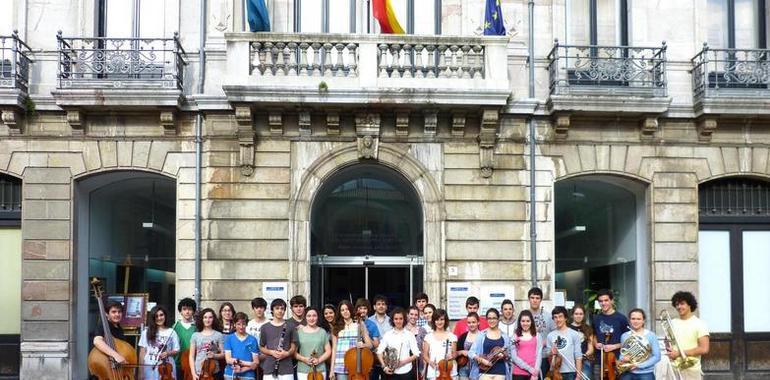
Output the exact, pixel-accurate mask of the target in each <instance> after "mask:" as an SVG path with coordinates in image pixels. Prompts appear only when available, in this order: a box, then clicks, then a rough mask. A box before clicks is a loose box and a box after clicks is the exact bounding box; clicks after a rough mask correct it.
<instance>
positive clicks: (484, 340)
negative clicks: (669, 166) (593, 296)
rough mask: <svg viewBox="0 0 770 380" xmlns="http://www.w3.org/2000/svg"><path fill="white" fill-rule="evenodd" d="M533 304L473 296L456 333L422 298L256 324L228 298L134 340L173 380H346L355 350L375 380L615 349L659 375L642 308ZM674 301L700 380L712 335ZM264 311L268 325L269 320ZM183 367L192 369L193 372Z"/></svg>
mask: <svg viewBox="0 0 770 380" xmlns="http://www.w3.org/2000/svg"><path fill="white" fill-rule="evenodd" d="M527 297H528V303H529V308H527V309H525V310H522V311H521V312H520V313H518V316H516V314H515V309H514V304H513V302H512V301H511V300H504V301H503V302H502V304H501V305H500V309H499V310H498V309H497V308H490V309H489V310H486V311H485V312H484V314H483V315H480V314H479V304H480V303H479V300H478V299H477V298H476V297H469V298H468V299H467V301H466V305H465V306H466V310H467V312H468V313H467V316H466V318H464V319H461V320H459V321H457V322H456V323H455V324H454V327H453V328H452V329H450V320H449V317H448V315H447V312H446V311H445V310H444V309H440V308H437V307H436V306H434V305H433V304H431V303H430V302H429V300H428V296H427V295H425V294H419V295H418V296H417V297H416V298H415V302H414V305H413V306H410V307H408V308H402V307H394V308H389V305H388V300H387V298H385V297H383V296H376V297H374V299H373V300H372V301H373V305H372V304H370V302H369V301H368V300H366V299H363V298H361V299H358V300H356V302H355V304H352V303H351V302H350V301H348V300H343V301H340V302H339V304H337V305H331V304H327V305H324V306H323V308H321V309H320V310H319V309H316V308H313V307H308V306H307V300H306V299H305V297H303V296H294V297H292V298H291V299H290V300H289V304H288V305H287V303H286V301H284V300H282V299H275V300H273V301H272V302H271V303H270V305H268V304H267V302H266V300H265V299H263V298H261V297H257V298H254V299H253V300H252V301H251V308H252V313H253V317H252V318H249V316H247V315H246V314H245V313H243V312H236V310H235V308H234V307H233V305H232V304H231V303H229V302H225V303H223V304H222V305H221V306H220V308H219V313H218V314H217V313H216V312H215V311H214V310H213V309H211V308H205V309H203V310H200V311H197V309H196V304H195V301H193V300H192V299H189V298H185V299H182V300H181V301H180V302H179V304H178V311H179V313H180V319H179V320H177V321H176V322H175V323H174V324H173V325H171V324H170V321H169V319H168V318H167V316H168V313H167V311H166V310H165V309H164V308H163V307H161V306H156V307H154V308H153V309H152V310H151V311H150V314H149V320H148V323H147V325H148V327H147V328H146V329H145V330H144V331H143V332H142V334H141V338H140V342H139V348H140V354H139V356H140V359H139V360H140V363H139V364H140V365H139V367H140V368H141V369H142V371H140V372H141V376H140V379H144V380H150V379H158V378H159V377H158V373H157V366H156V365H157V364H158V363H160V362H171V363H173V364H174V366H175V369H176V374H177V377H176V378H177V379H182V378H183V373H184V372H187V371H189V372H188V373H189V374H190V378H192V379H194V380H198V379H199V378H200V376H201V375H202V373H203V372H204V371H208V372H209V373H213V374H214V376H215V378H216V377H218V378H224V379H227V380H231V379H236V378H237V379H243V380H252V379H257V378H258V377H260V376H261V377H262V378H263V379H260V380H295V379H299V380H305V379H307V378H308V374H309V373H311V372H314V373H316V372H317V373H321V375H322V376H323V378H324V379H329V380H348V369H347V368H346V366H345V363H344V356H345V353H346V352H347V351H348V350H349V349H350V348H354V347H355V348H360V349H364V350H371V351H372V353H373V354H374V355H375V357H376V360H375V366H374V367H373V369H372V371H371V372H370V375H369V376H370V379H371V380H380V379H389V380H390V379H392V380H413V379H414V380H420V379H422V380H425V379H427V380H435V379H437V378H440V377H439V376H442V378H445V376H446V372H447V371H446V368H444V369H443V370H440V369H439V362H441V361H442V360H447V361H450V362H452V363H454V365H453V366H452V369H451V373H450V376H451V377H452V378H453V379H455V380H467V379H473V380H476V379H481V380H508V379H514V380H535V379H542V378H544V377H545V376H546V374H547V373H549V370H550V369H551V368H550V366H551V363H553V362H554V359H555V358H559V359H560V360H561V365H560V367H559V368H558V372H559V373H560V374H561V376H562V378H564V379H566V380H573V379H588V378H592V377H593V373H594V366H596V365H597V364H601V363H598V362H599V361H600V360H599V358H600V356H601V352H602V351H604V352H613V353H615V354H616V355H617V356H618V361H619V363H624V364H625V367H626V371H625V372H624V373H623V374H622V377H621V378H622V379H645V380H646V379H654V378H655V375H654V367H655V365H656V364H657V363H658V361H659V360H660V359H661V355H662V353H661V350H660V348H659V344H658V337H657V336H656V335H655V333H654V332H652V331H651V330H648V329H647V328H646V327H645V326H646V324H647V315H646V313H645V312H644V310H642V309H639V308H634V309H632V310H631V311H630V312H629V313H628V316H625V315H623V314H621V313H619V312H618V311H616V310H615V307H614V302H613V293H612V292H611V291H609V290H602V291H600V292H599V293H598V297H597V300H598V303H599V305H600V306H601V312H599V313H597V314H596V315H595V316H594V318H593V320H592V322H591V323H590V324H589V323H588V321H587V313H586V310H585V308H584V307H583V306H581V305H576V306H575V307H574V308H573V309H572V310H571V311H569V312H568V311H567V309H565V308H564V307H562V306H557V307H555V308H553V310H552V311H551V312H550V313H547V312H546V311H545V310H544V309H543V307H542V306H541V301H542V299H543V292H542V290H541V289H539V288H532V289H530V290H529V292H528V294H527ZM671 304H672V306H673V307H674V308H675V309H676V311H677V314H678V318H675V319H673V320H672V322H671V324H672V327H673V329H674V330H675V331H676V335H677V336H676V340H677V343H678V344H679V347H676V348H672V349H668V350H666V351H665V355H667V356H668V357H669V358H670V360H672V361H673V360H676V359H677V358H678V357H679V356H681V355H682V354H684V355H686V356H688V357H689V358H690V359H689V360H690V361H695V362H696V364H695V365H693V366H690V367H689V368H686V369H682V370H681V371H680V375H681V377H682V378H683V379H700V378H701V377H702V373H701V371H700V365H699V359H700V356H701V355H703V354H706V353H707V352H708V349H709V335H708V330H707V329H706V326H705V324H704V323H703V322H702V321H701V320H700V319H698V317H697V316H695V315H694V314H693V312H694V311H695V310H696V309H697V301H696V300H695V297H694V296H693V295H692V294H691V293H689V292H677V293H676V294H674V296H673V297H672V299H671ZM372 306H373V307H372ZM268 307H269V308H270V312H271V314H272V318H268V317H267V313H266V311H267V308H268ZM287 307H288V308H290V311H288V310H287ZM372 308H373V311H374V312H373V314H371V315H370V314H369V313H370V311H371V310H372ZM105 309H106V310H105V313H106V317H107V320H108V321H109V322H110V323H109V325H110V331H111V333H112V334H113V336H114V337H116V338H119V339H120V338H124V337H123V332H122V330H121V329H120V326H119V322H120V319H121V316H122V306H121V305H120V304H119V303H109V304H107V305H106V306H105ZM389 309H391V310H390V312H389V313H388V310H389ZM287 312H288V313H289V315H288V317H287ZM101 335H103V333H101V332H97V334H96V337H95V338H94V346H95V347H96V348H98V349H99V350H101V351H102V352H104V353H105V354H107V355H109V356H111V357H112V358H113V359H114V361H115V362H117V363H123V362H124V361H125V358H123V357H122V356H120V354H119V353H117V352H115V351H114V350H112V349H111V348H110V347H109V346H107V345H106V344H105V342H104V340H103V339H102V336H101ZM632 336H636V338H637V339H639V338H641V339H642V342H644V341H646V343H647V344H648V345H649V349H650V351H651V353H650V354H649V355H648V357H647V359H646V360H644V361H643V362H635V361H634V358H629V357H624V355H623V353H624V352H621V347H622V346H623V343H624V342H626V340H627V339H629V338H630V337H632ZM184 356H186V359H187V360H183V359H184V358H183V357H184ZM183 362H187V363H188V364H187V365H186V368H185V366H184V365H183ZM466 363H467V364H466ZM458 364H463V365H460V366H458ZM204 367H205V368H204ZM554 370H557V369H556V368H554ZM599 370H600V371H602V370H603V368H600V369H599ZM442 371H443V372H442Z"/></svg>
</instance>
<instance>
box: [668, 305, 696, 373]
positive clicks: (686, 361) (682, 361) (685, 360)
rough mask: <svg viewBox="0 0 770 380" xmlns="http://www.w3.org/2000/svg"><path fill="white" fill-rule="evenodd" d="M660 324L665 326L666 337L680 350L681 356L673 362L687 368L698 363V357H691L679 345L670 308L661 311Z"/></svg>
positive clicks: (675, 365) (677, 365) (674, 364)
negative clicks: (669, 311) (669, 312)
mask: <svg viewBox="0 0 770 380" xmlns="http://www.w3.org/2000/svg"><path fill="white" fill-rule="evenodd" d="M659 317H660V325H661V327H663V332H664V333H665V334H666V339H667V340H668V341H669V342H671V344H673V345H674V346H676V348H677V349H678V350H679V357H678V358H676V359H675V360H674V362H673V363H672V364H673V366H674V368H676V369H680V370H682V369H687V368H690V367H692V366H694V365H696V364H698V359H696V358H693V357H689V356H687V354H685V353H684V349H682V346H680V345H679V341H678V340H677V339H676V331H674V326H673V325H672V324H671V316H670V315H669V314H668V310H666V309H663V310H662V311H661V312H660V316H659Z"/></svg>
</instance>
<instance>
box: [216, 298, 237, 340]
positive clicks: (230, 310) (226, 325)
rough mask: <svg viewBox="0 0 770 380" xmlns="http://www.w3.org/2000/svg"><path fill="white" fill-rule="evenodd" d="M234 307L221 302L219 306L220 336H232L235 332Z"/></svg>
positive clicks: (228, 303)
mask: <svg viewBox="0 0 770 380" xmlns="http://www.w3.org/2000/svg"><path fill="white" fill-rule="evenodd" d="M234 316H235V307H234V306H233V304H232V303H230V302H223V303H222V305H220V306H219V325H220V326H222V334H225V335H227V334H232V333H234V332H235V322H234V321H233V317H234Z"/></svg>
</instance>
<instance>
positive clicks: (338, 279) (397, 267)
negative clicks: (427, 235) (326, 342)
mask: <svg viewBox="0 0 770 380" xmlns="http://www.w3.org/2000/svg"><path fill="white" fill-rule="evenodd" d="M311 268H312V269H311V281H310V284H311V294H312V299H311V303H312V304H313V305H315V306H319V307H321V306H323V305H325V304H332V305H335V306H336V305H337V304H338V303H339V302H340V301H341V300H350V301H351V302H352V303H355V302H356V300H357V299H358V298H362V297H363V298H366V299H368V300H370V301H371V300H372V298H374V296H376V295H382V296H385V297H386V298H387V299H388V305H389V307H390V308H392V307H394V306H403V307H408V306H409V305H411V303H412V302H411V300H412V299H413V298H414V295H415V294H417V293H418V292H421V291H422V285H423V282H422V276H423V266H422V257H409V256H407V257H314V258H313V264H312V267H311Z"/></svg>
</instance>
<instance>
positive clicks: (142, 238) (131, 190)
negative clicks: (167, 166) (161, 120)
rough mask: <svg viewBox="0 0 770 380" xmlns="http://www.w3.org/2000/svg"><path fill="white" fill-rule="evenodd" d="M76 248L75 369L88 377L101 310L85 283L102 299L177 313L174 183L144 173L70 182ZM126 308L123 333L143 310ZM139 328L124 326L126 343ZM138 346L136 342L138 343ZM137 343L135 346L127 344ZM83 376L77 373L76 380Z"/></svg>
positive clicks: (98, 176) (158, 176) (127, 172)
mask: <svg viewBox="0 0 770 380" xmlns="http://www.w3.org/2000/svg"><path fill="white" fill-rule="evenodd" d="M75 236H76V242H75V247H76V249H77V255H76V268H77V295H78V296H77V300H78V302H77V305H76V308H77V313H76V316H75V318H76V334H77V335H76V336H77V337H78V339H77V357H78V361H79V363H78V364H79V365H78V366H77V371H78V373H76V375H78V376H77V377H78V378H85V377H86V356H87V354H88V351H89V350H90V348H91V342H92V340H93V333H94V331H93V330H94V328H95V326H97V324H98V323H97V321H98V314H97V313H98V312H99V311H98V310H97V306H96V301H95V300H94V297H93V296H91V293H90V291H89V290H90V289H89V281H88V280H89V278H91V277H98V278H100V279H101V280H102V283H103V287H104V292H105V294H106V295H107V296H112V297H117V298H119V299H120V300H123V296H125V295H131V297H132V298H131V299H132V300H138V299H144V300H145V301H146V303H145V306H144V310H149V308H151V307H152V306H153V305H162V306H164V307H165V308H166V309H167V310H168V312H169V313H170V314H172V315H173V314H174V313H175V312H176V307H175V306H176V305H175V299H176V295H175V293H176V290H175V284H176V274H175V272H176V183H175V181H174V180H172V179H169V178H168V177H165V176H162V175H159V174H155V173H149V172H142V171H114V172H108V173H102V174H96V175H92V176H89V177H86V178H84V179H81V180H79V181H77V182H76V183H75ZM129 303H130V304H131V305H124V306H125V307H126V310H125V312H124V322H123V323H122V324H123V325H124V329H126V327H127V326H130V324H129V321H128V320H127V318H132V317H136V318H134V319H132V321H131V322H135V321H136V320H137V318H138V319H143V318H144V313H142V310H141V308H135V307H132V305H136V304H137V303H136V302H129ZM138 333H139V331H138V330H132V329H130V328H129V329H128V331H127V335H128V337H129V340H133V339H136V338H137V337H138ZM137 342H138V340H137ZM131 343H134V342H131ZM80 375H82V376H80Z"/></svg>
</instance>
